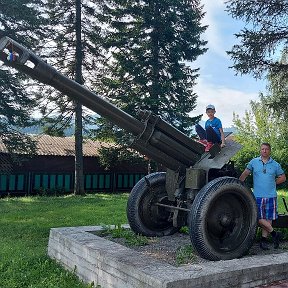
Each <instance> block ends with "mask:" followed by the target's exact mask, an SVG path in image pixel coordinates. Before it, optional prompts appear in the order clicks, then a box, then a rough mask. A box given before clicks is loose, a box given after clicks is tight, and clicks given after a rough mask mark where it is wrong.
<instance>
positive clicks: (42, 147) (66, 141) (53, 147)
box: [0, 135, 109, 157]
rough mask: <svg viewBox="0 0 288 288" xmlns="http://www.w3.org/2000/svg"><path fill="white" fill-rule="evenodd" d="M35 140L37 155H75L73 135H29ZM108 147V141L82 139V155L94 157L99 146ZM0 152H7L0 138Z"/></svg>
mask: <svg viewBox="0 0 288 288" xmlns="http://www.w3.org/2000/svg"><path fill="white" fill-rule="evenodd" d="M31 138H32V139H33V140H36V141H37V153H36V154H37V155H54V156H75V148H74V147H75V140H74V137H54V136H49V135H31ZM103 146H104V147H108V146H109V144H108V143H103V142H99V141H92V140H90V139H84V140H83V156H86V157H96V156H98V155H99V154H98V150H99V149H100V148H101V147H103ZM0 153H8V150H7V148H6V147H5V145H4V144H3V142H2V141H1V139H0Z"/></svg>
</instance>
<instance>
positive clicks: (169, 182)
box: [0, 37, 257, 260]
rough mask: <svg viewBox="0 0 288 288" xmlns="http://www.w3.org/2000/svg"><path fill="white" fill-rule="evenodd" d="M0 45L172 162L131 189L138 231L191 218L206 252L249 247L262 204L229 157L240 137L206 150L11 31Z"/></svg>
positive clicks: (165, 229)
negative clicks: (69, 73) (83, 80)
mask: <svg viewBox="0 0 288 288" xmlns="http://www.w3.org/2000/svg"><path fill="white" fill-rule="evenodd" d="M12 49H13V51H12ZM0 53H1V54H0V57H1V58H0V60H2V61H3V62H4V63H5V64H6V65H9V66H11V67H13V68H16V69H17V70H19V71H22V72H24V73H25V74H27V75H29V76H31V77H32V78H34V79H36V80H38V81H40V82H42V83H45V84H48V85H51V86H52V87H54V88H56V89H57V90H59V91H60V92H62V93H64V94H66V95H67V96H69V97H71V98H72V99H75V100H77V101H79V102H80V103H82V104H83V105H85V106H86V107H88V108H90V109H91V110H93V111H95V112H96V113H98V114H99V115H101V116H102V117H105V118H107V119H108V120H110V121H112V122H113V123H114V124H116V125H118V126H119V127H120V128H122V129H124V130H125V131H127V132H129V133H131V134H132V135H133V136H134V140H133V143H132V145H131V147H132V148H134V149H135V150H137V151H139V152H140V153H142V154H144V155H146V156H148V157H149V158H151V159H153V160H155V161H156V162H158V163H161V164H162V165H164V166H165V167H166V168H167V171H166V172H156V173H152V174H149V175H147V176H145V177H144V178H142V179H141V180H140V181H139V182H138V183H137V184H136V185H135V186H134V188H133V189H132V191H131V193H130V195H129V199H128V203H127V217H128V221H129V224H130V227H131V229H132V230H133V231H134V232H135V233H137V234H142V235H146V236H167V235H171V234H173V233H175V232H176V231H178V230H179V229H180V227H182V226H184V225H187V226H188V227H189V234H190V238H191V242H192V244H193V246H194V247H195V248H196V250H197V251H198V253H199V254H200V256H201V257H203V258H206V259H209V260H221V259H232V258H238V257H241V256H243V255H244V254H246V253H247V252H248V251H249V249H250V247H251V246H252V244H253V241H254V238H255V235H256V229H257V209H256V203H255V199H254V196H253V194H252V193H251V190H250V189H249V188H248V187H246V186H245V185H244V184H243V183H242V182H241V181H239V180H238V179H237V178H236V175H237V174H236V171H235V169H234V166H233V163H232V162H230V159H231V157H232V156H233V155H235V153H236V152H237V151H238V150H239V149H241V146H240V145H239V144H237V143H235V142H233V141H229V140H227V145H226V147H225V148H223V149H222V150H221V149H219V151H213V149H212V150H211V152H210V153H207V152H204V146H203V145H202V144H200V143H198V142H197V141H195V140H193V139H191V138H190V137H187V136H186V135H185V134H183V133H182V132H180V131H179V130H177V129H176V128H174V127H173V126H171V125H170V124H168V123H167V122H165V121H164V120H163V119H161V117H159V116H157V115H154V114H152V113H151V112H149V111H140V112H139V113H138V116H139V119H136V118H134V117H132V116H131V115H129V114H127V113H125V112H124V111H122V110H120V109H118V108H117V107H116V106H114V105H113V104H111V103H109V102H108V101H107V100H105V99H103V98H102V97H99V96H98V95H96V94H95V93H93V92H91V91H89V90H88V89H86V88H85V87H84V86H82V85H80V84H78V83H76V82H75V81H73V80H71V79H69V78H68V77H66V76H64V75H62V74H61V73H59V72H57V71H56V70H55V69H54V68H53V67H52V66H50V65H49V64H47V63H46V62H45V61H43V60H42V59H41V58H39V57H38V56H36V55H35V54H34V53H33V52H31V51H30V50H28V49H27V48H25V47H23V46H22V45H20V44H19V43H17V42H15V41H14V40H12V39H10V38H8V37H3V38H1V39H0ZM215 147H216V150H217V146H215ZM214 149H215V148H214Z"/></svg>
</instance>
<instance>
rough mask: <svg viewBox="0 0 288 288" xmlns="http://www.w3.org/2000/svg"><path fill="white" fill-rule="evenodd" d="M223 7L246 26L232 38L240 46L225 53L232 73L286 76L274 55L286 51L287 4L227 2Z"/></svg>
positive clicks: (283, 1)
mask: <svg viewBox="0 0 288 288" xmlns="http://www.w3.org/2000/svg"><path fill="white" fill-rule="evenodd" d="M225 3H226V5H227V10H228V12H229V13H230V14H231V15H232V17H234V18H236V19H241V20H243V21H244V22H246V24H247V25H246V27H245V28H244V29H242V30H241V31H240V32H239V33H237V34H236V37H237V38H238V39H239V40H240V44H236V45H234V46H233V49H232V51H230V52H228V54H229V55H230V56H231V58H232V60H233V61H234V66H233V67H234V68H235V69H236V71H237V72H239V73H241V74H247V73H252V74H253V75H254V76H255V77H261V76H262V74H263V73H265V72H269V71H274V72H275V73H278V72H285V71H286V73H287V63H281V62H279V61H278V60H277V58H278V57H277V54H278V52H279V51H280V50H282V49H284V48H285V47H286V48H287V34H288V26H287V17H288V2H287V0H263V1H250V0H243V1H238V0H228V1H225ZM275 56H276V57H275Z"/></svg>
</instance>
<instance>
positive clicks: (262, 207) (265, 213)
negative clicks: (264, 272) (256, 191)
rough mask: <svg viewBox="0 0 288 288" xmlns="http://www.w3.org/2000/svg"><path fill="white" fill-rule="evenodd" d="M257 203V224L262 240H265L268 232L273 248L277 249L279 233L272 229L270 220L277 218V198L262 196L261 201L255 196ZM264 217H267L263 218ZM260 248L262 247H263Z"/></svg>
mask: <svg viewBox="0 0 288 288" xmlns="http://www.w3.org/2000/svg"><path fill="white" fill-rule="evenodd" d="M260 199H261V198H260ZM257 204H258V213H259V215H260V219H259V222H258V223H259V226H260V227H261V228H262V242H267V239H268V236H269V234H271V236H272V239H273V243H274V248H276V249H277V248H278V247H279V242H280V239H281V233H279V232H276V231H274V229H273V227H272V220H274V219H276V218H277V198H276V197H275V198H262V200H261V202H260V201H259V198H257ZM265 217H266V218H267V219H265ZM264 246H266V245H264ZM260 247H261V244H260ZM261 248H262V249H264V248H263V247H261ZM267 248H268V247H267ZM264 250H266V249H264Z"/></svg>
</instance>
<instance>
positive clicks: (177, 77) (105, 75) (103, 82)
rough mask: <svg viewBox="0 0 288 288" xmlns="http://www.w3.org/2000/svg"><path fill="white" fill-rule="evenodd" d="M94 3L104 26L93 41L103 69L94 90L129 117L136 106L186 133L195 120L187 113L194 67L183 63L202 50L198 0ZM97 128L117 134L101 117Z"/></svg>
mask: <svg viewBox="0 0 288 288" xmlns="http://www.w3.org/2000/svg"><path fill="white" fill-rule="evenodd" d="M98 3H99V6H100V8H101V9H99V11H96V12H97V18H98V20H99V21H100V22H101V23H103V24H104V25H103V27H107V29H106V30H103V32H102V34H100V35H99V37H98V39H95V41H98V43H99V44H100V45H101V47H102V50H100V51H101V55H102V66H101V67H102V68H103V69H102V71H101V74H100V75H99V77H97V78H96V79H95V81H94V84H95V89H96V90H97V91H98V93H99V94H100V95H104V96H105V97H107V98H108V99H110V101H111V102H113V103H114V104H115V105H117V106H118V107H121V109H123V110H124V111H125V112H127V113H129V114H131V115H133V116H135V115H136V113H137V111H138V110H139V109H142V110H150V111H152V112H154V113H155V114H158V115H161V117H163V118H164V119H165V120H166V121H168V122H169V123H171V124H173V125H174V126H176V127H177V128H179V129H180V130H181V131H183V132H185V133H188V134H189V133H190V132H191V129H192V128H191V127H192V125H193V124H194V123H195V121H196V120H198V118H197V117H196V118H191V117H189V115H188V113H189V112H191V111H192V110H193V109H194V108H195V105H196V97H197V95H196V94H195V93H194V92H193V86H194V85H195V79H196V78H197V76H198V74H197V73H198V69H192V68H191V66H189V65H188V64H187V62H186V61H195V60H196V59H197V57H198V56H199V55H201V54H203V53H204V52H205V51H206V49H205V48H203V47H204V46H205V45H206V42H205V41H203V40H201V34H202V33H203V32H204V31H205V29H206V27H204V26H201V20H202V18H203V16H204V14H203V12H202V8H201V6H200V1H198V0H189V1H183V0H177V1H176V0H175V1H168V0H164V1H148V0H144V1H134V2H133V1H120V0H110V1H99V2H98ZM100 59H101V58H100ZM101 129H105V130H106V131H108V132H110V134H111V132H113V133H118V132H119V131H118V130H117V129H115V130H114V129H111V126H110V125H108V126H105V121H102V126H101ZM104 134H105V133H104ZM108 134H109V133H108ZM118 136H120V135H117V137H118Z"/></svg>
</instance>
